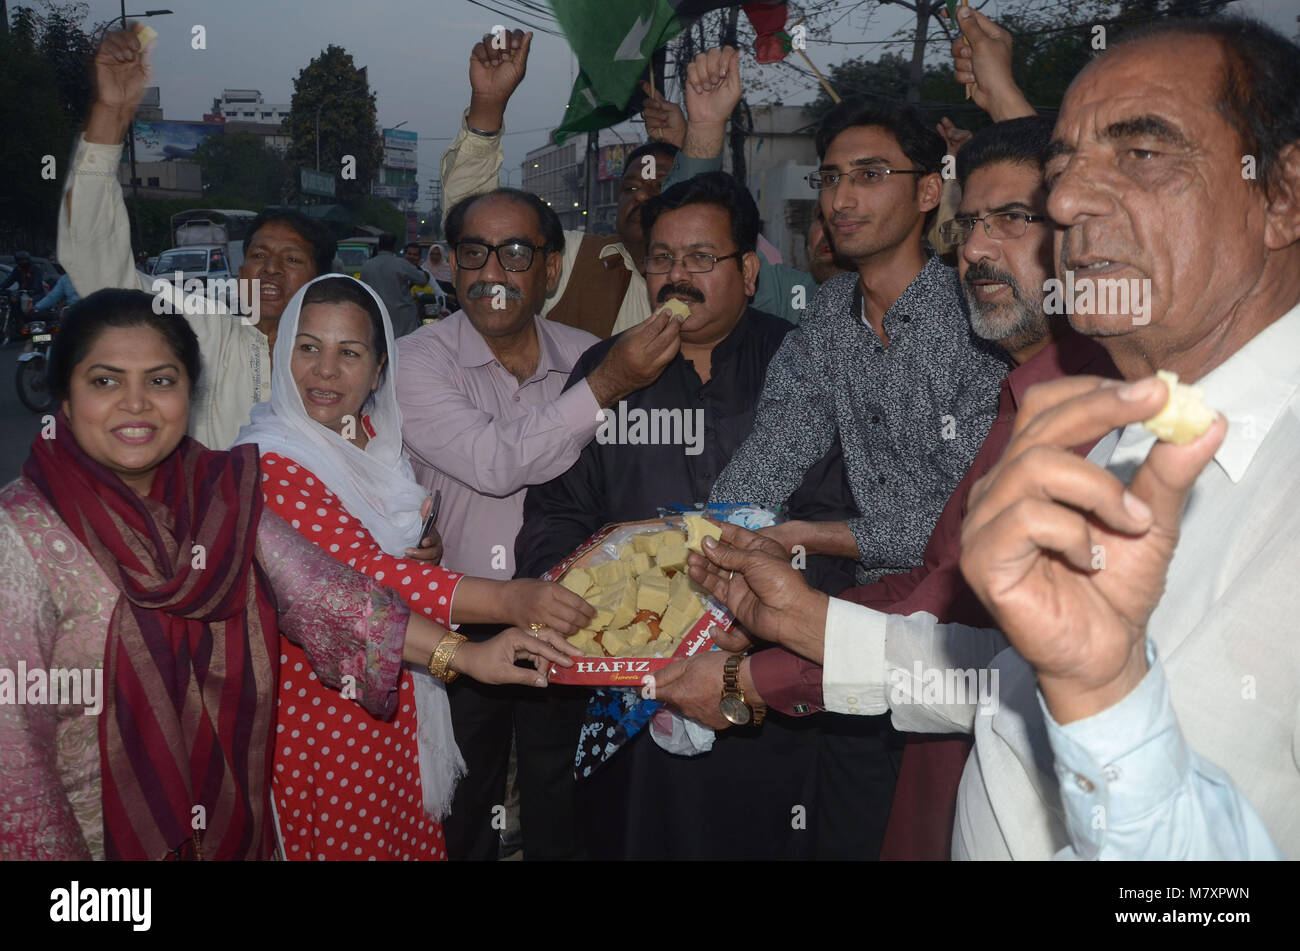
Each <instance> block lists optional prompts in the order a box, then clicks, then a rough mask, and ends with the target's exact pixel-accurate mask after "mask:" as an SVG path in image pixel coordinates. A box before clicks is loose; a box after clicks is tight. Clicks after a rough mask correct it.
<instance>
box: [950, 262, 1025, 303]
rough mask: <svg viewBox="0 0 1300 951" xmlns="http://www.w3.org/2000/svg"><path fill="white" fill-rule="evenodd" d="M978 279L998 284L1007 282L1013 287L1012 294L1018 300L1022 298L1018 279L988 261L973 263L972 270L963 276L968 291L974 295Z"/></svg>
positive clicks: (963, 282)
mask: <svg viewBox="0 0 1300 951" xmlns="http://www.w3.org/2000/svg"><path fill="white" fill-rule="evenodd" d="M976 281H993V282H996V283H998V284H1006V285H1007V286H1008V287H1010V288H1011V295H1012V296H1013V297H1014V298H1015V299H1016V300H1020V297H1021V294H1020V285H1019V284H1018V283H1017V282H1016V279H1015V278H1014V277H1012V276H1011V274H1010V273H1008V272H1007V271H999V270H998V269H997V268H995V267H993V266H992V265H991V264H989V263H988V262H987V261H979V262H977V263H975V264H972V265H971V266H970V270H968V271H967V272H966V276H965V277H964V278H962V284H963V285H965V287H966V293H967V294H969V295H971V296H972V297H973V296H974V294H975V282H976Z"/></svg>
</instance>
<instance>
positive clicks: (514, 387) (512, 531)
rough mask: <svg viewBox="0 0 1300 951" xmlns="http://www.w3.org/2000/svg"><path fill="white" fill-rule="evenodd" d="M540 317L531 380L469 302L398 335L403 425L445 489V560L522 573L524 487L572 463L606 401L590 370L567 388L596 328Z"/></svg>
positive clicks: (419, 462) (423, 474) (461, 567)
mask: <svg viewBox="0 0 1300 951" xmlns="http://www.w3.org/2000/svg"><path fill="white" fill-rule="evenodd" d="M534 322H535V325H536V327H537V338H538V346H539V351H540V352H539V357H538V362H537V369H536V370H535V371H534V372H533V374H532V375H531V376H530V377H529V378H528V379H527V380H525V381H524V382H523V383H520V382H519V380H517V379H516V378H515V377H514V375H513V374H511V373H510V371H508V370H507V369H506V368H505V367H503V366H502V365H501V364H500V363H499V362H498V361H497V359H496V357H495V356H494V355H493V353H492V351H491V349H489V348H488V345H487V342H486V341H485V340H484V339H483V337H482V336H481V335H480V334H479V332H478V331H477V330H475V329H474V326H473V325H472V324H471V323H470V321H469V318H468V317H466V316H465V312H464V311H457V312H456V313H454V314H452V315H451V316H450V317H448V318H446V319H445V320H442V321H440V322H438V323H436V324H428V325H426V326H424V327H422V328H420V329H419V330H417V331H415V332H414V333H411V334H407V335H406V336H405V337H403V338H401V340H400V341H398V353H399V357H400V361H401V372H400V373H399V374H398V376H397V400H398V404H399V406H400V407H401V410H402V417H403V424H402V435H403V438H404V441H405V443H406V448H407V452H408V453H409V454H410V457H411V464H412V466H413V468H414V469H415V476H416V479H417V480H418V481H419V482H420V483H421V484H422V485H423V486H425V488H427V489H428V490H429V491H430V492H433V491H434V490H435V489H437V490H441V492H442V508H441V510H440V512H439V515H438V531H439V532H440V533H441V535H442V539H443V551H444V553H445V554H444V557H443V562H442V563H443V567H445V568H449V569H452V570H454V571H463V572H465V573H466V574H470V575H475V576H477V577H483V578H500V579H509V578H513V577H514V575H515V555H514V549H515V535H516V534H517V533H518V531H519V527H520V525H521V524H522V523H523V507H524V490H525V489H526V488H527V487H528V486H529V485H536V484H538V483H541V482H546V481H548V480H550V479H553V478H555V477H556V476H558V475H560V474H561V473H563V472H564V471H565V470H566V469H568V468H569V467H570V466H571V465H573V463H574V461H575V460H576V459H577V458H578V454H579V453H580V452H581V451H582V447H583V446H584V445H586V444H587V442H588V441H589V440H590V439H591V438H592V436H594V435H595V433H596V428H597V426H598V424H599V420H600V418H601V417H600V415H599V409H600V407H599V406H598V405H597V403H596V399H595V397H594V396H592V394H591V387H590V386H588V385H587V382H586V380H585V379H584V380H582V381H579V382H578V383H577V384H575V385H574V386H573V387H571V388H570V389H569V390H567V391H564V384H565V381H566V380H567V379H568V377H569V372H570V370H571V369H572V368H573V365H574V364H575V363H576V362H577V360H578V356H579V355H580V354H581V353H582V352H583V351H584V350H586V349H587V348H588V347H589V346H591V345H592V344H593V343H595V342H596V338H595V337H594V336H592V335H591V334H589V333H586V332H585V331H582V330H575V329H574V328H572V327H565V326H563V325H562V324H556V323H553V322H551V321H549V320H544V319H542V318H540V317H538V318H534ZM562 391H564V392H563V393H562Z"/></svg>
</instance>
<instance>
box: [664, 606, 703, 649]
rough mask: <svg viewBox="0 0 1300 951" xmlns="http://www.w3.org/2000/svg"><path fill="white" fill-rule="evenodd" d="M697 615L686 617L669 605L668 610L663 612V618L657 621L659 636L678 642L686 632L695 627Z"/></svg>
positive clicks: (684, 613) (682, 612)
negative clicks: (666, 636)
mask: <svg viewBox="0 0 1300 951" xmlns="http://www.w3.org/2000/svg"><path fill="white" fill-rule="evenodd" d="M698 618H699V615H698V614H692V615H688V614H686V612H684V611H682V610H681V609H680V608H675V607H673V606H672V605H671V604H670V605H669V606H668V610H666V611H664V616H663V617H662V618H661V619H660V620H659V631H660V635H661V636H662V635H664V634H666V635H668V636H669V637H671V638H672V639H673V640H674V641H676V640H680V639H681V638H682V637H683V636H684V635H685V634H686V632H687V631H689V630H690V629H691V628H692V627H694V626H695V622H696V620H697V619H698Z"/></svg>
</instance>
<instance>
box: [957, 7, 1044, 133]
mask: <svg viewBox="0 0 1300 951" xmlns="http://www.w3.org/2000/svg"><path fill="white" fill-rule="evenodd" d="M957 25H958V26H959V27H960V28H961V32H962V36H963V37H965V42H963V40H962V37H958V38H957V39H956V40H955V41H954V42H953V44H952V59H953V72H954V74H955V75H956V77H957V82H959V83H971V84H973V87H974V88H973V89H972V90H971V98H972V99H974V100H975V105H977V106H979V107H980V108H981V109H983V110H984V111H985V112H987V113H988V114H989V116H990V117H991V118H992V119H993V121H994V122H1004V121H1006V120H1007V119H1016V118H1019V117H1020V116H1032V115H1035V114H1036V113H1035V112H1034V107H1033V106H1031V105H1030V104H1029V100H1028V99H1026V98H1025V96H1024V93H1022V92H1021V91H1020V87H1019V86H1017V85H1016V81H1015V80H1014V79H1013V78H1012V77H1011V34H1010V33H1008V32H1007V31H1006V30H1004V29H1002V27H1000V26H998V25H997V24H996V23H994V22H993V21H992V20H990V19H989V18H988V17H986V16H985V15H984V14H982V13H980V12H979V11H978V10H975V9H972V8H971V7H961V8H960V9H958V11H957Z"/></svg>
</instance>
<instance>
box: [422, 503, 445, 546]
mask: <svg viewBox="0 0 1300 951" xmlns="http://www.w3.org/2000/svg"><path fill="white" fill-rule="evenodd" d="M441 504H442V490H441V489H437V490H435V491H434V493H433V505H431V506H430V507H429V517H428V518H426V519H425V520H424V527H422V528H421V529H420V540H419V542H417V543H416V547H417V548H418V547H419V546H420V545H423V544H424V540H425V539H426V538H428V537H429V532H431V531H433V526H434V524H435V523H436V522H437V521H438V508H439V507H440V506H441Z"/></svg>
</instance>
